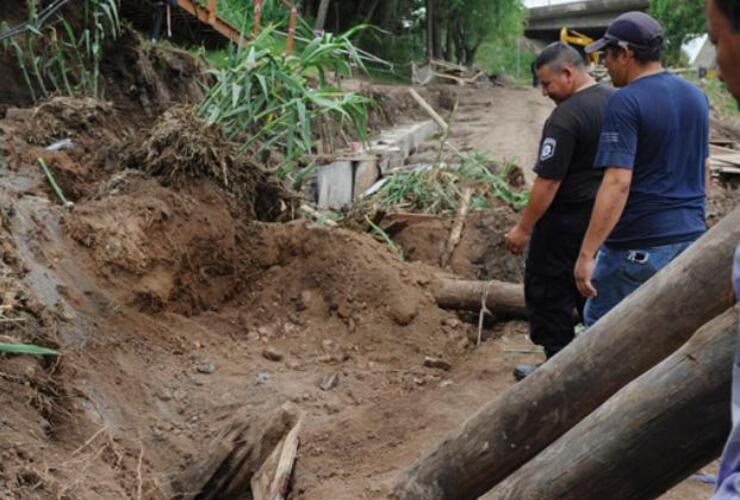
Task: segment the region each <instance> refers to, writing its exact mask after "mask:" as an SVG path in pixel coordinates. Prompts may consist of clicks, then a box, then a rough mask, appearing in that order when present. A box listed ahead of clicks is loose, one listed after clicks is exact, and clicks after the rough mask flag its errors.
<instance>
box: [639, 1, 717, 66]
mask: <svg viewBox="0 0 740 500" xmlns="http://www.w3.org/2000/svg"><path fill="white" fill-rule="evenodd" d="M650 14H652V15H653V16H654V17H655V18H656V19H657V20H658V21H660V23H661V24H662V25H663V29H664V30H665V33H666V39H665V41H666V46H665V51H664V59H665V61H666V63H668V64H678V63H680V62H681V46H682V45H683V44H684V43H686V42H688V41H689V40H691V39H693V38H696V37H697V36H699V35H701V34H702V33H704V32H706V19H705V17H704V0H651V2H650Z"/></svg>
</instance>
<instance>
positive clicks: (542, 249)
mask: <svg viewBox="0 0 740 500" xmlns="http://www.w3.org/2000/svg"><path fill="white" fill-rule="evenodd" d="M535 71H536V74H537V76H538V79H539V80H540V82H541V83H542V93H543V94H544V95H545V96H547V97H549V98H550V99H552V100H553V101H554V102H555V103H556V104H557V105H558V106H557V107H556V108H555V110H554V111H553V112H552V114H551V115H550V117H549V118H548V120H547V122H546V123H545V126H544V128H543V131H542V139H541V141H540V153H539V160H538V161H537V164H536V165H535V167H534V171H535V172H536V173H537V178H536V179H535V181H534V185H533V187H532V192H531V194H530V197H529V203H528V204H527V206H526V208H525V209H524V212H523V213H522V217H521V218H520V220H519V221H518V222H517V224H516V225H515V226H514V227H513V228H512V229H511V230H510V231H509V233H508V234H507V235H506V244H507V247H508V249H509V251H511V252H512V253H514V254H520V253H523V252H524V250H525V248H527V245H529V251H528V253H527V260H526V268H525V278H524V290H525V297H526V302H527V311H528V314H529V330H530V337H531V339H532V342H534V343H535V344H539V345H541V346H542V347H543V348H544V350H545V355H546V356H547V358H548V359H549V358H551V357H552V356H554V355H555V354H557V352H558V351H560V350H561V349H563V348H564V347H565V346H566V345H568V343H569V342H570V341H571V340H573V337H574V336H575V332H574V327H575V324H574V323H575V322H574V316H573V312H574V311H576V310H578V311H579V312H583V304H584V302H585V300H584V299H583V298H582V297H581V296H580V294H579V293H578V289H577V288H576V284H575V280H574V279H573V266H574V265H575V262H576V259H577V258H578V250H579V249H580V247H581V240H582V239H583V234H584V233H585V232H586V227H587V226H588V221H589V217H590V216H591V208H592V207H593V202H594V198H595V197H596V190H597V189H598V187H599V183H600V181H601V172H600V171H599V170H596V169H594V168H593V162H594V156H595V155H596V148H597V146H598V143H599V132H600V129H601V116H602V114H603V111H604V106H605V105H606V101H607V99H608V98H609V96H610V95H611V94H612V93H613V92H614V90H613V89H611V88H607V87H604V86H603V85H599V84H597V83H596V82H595V81H594V79H593V78H591V76H589V74H588V73H587V71H586V67H585V64H584V62H583V58H582V57H581V55H580V54H579V53H578V51H577V50H576V49H574V48H573V47H570V46H569V45H567V44H565V43H563V42H556V43H554V44H552V45H549V46H548V47H547V48H545V49H544V50H543V51H542V53H541V54H540V55H539V57H538V58H537V60H536V61H535ZM530 237H531V239H530ZM536 366H537V365H518V366H517V367H516V368H515V370H514V376H515V377H516V378H517V379H518V380H521V379H522V378H524V377H525V376H527V375H528V374H529V373H531V372H532V371H533V370H534V369H535V368H536Z"/></svg>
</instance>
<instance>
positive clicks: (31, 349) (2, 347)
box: [0, 342, 59, 356]
mask: <svg viewBox="0 0 740 500" xmlns="http://www.w3.org/2000/svg"><path fill="white" fill-rule="evenodd" d="M0 352H4V353H8V354H33V355H37V356H58V355H59V351H55V350H54V349H49V348H47V347H41V346H38V345H35V344H8V343H4V342H0Z"/></svg>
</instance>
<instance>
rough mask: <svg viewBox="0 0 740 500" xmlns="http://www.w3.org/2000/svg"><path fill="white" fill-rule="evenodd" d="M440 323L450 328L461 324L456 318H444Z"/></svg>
mask: <svg viewBox="0 0 740 500" xmlns="http://www.w3.org/2000/svg"><path fill="white" fill-rule="evenodd" d="M442 324H443V325H445V326H448V327H450V328H457V327H458V326H460V325H461V324H462V322H461V321H460V320H459V319H457V318H445V319H444V320H443V321H442Z"/></svg>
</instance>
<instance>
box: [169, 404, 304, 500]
mask: <svg viewBox="0 0 740 500" xmlns="http://www.w3.org/2000/svg"><path fill="white" fill-rule="evenodd" d="M301 418H302V412H301V411H300V410H299V409H298V408H297V407H296V406H295V405H292V404H289V403H286V404H285V405H283V406H282V407H280V408H278V409H276V410H273V411H264V409H258V410H256V411H251V412H240V413H239V414H238V415H237V416H235V417H234V418H233V419H232V421H231V423H230V424H229V425H228V426H227V427H226V428H225V429H224V430H223V431H222V432H221V433H220V434H219V436H218V437H217V438H216V439H214V441H213V442H212V443H211V445H210V446H209V448H208V450H206V452H205V453H204V455H205V458H204V459H203V460H202V461H200V462H196V463H193V464H190V466H188V467H187V469H186V470H185V471H184V472H183V473H182V474H181V475H179V476H178V477H177V478H175V479H174V480H173V482H172V490H173V494H172V498H175V499H179V500H218V499H223V498H244V495H245V494H246V493H247V492H249V491H250V490H251V481H252V479H253V478H254V476H255V475H256V474H257V472H258V471H260V470H261V469H262V468H263V464H264V463H265V462H266V461H267V460H268V458H269V457H270V456H271V455H272V454H274V453H275V449H276V448H277V447H278V446H279V445H281V443H285V442H287V441H288V440H289V439H293V438H290V435H291V433H292V430H293V431H295V433H296V436H295V439H297V432H298V431H297V430H296V429H300V425H299V422H300V421H301ZM286 436H288V437H287V438H286ZM291 442H292V441H291ZM282 449H284V446H282V447H281V450H282ZM280 456H281V454H279V453H278V457H280ZM273 470H274V469H273ZM281 477H282V478H283V479H284V475H283V476H281ZM280 484H283V483H280ZM272 485H273V483H270V486H271V487H272ZM271 491H272V490H271ZM280 491H282V490H280ZM268 498H270V500H272V499H273V498H275V497H273V496H270V497H268Z"/></svg>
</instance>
